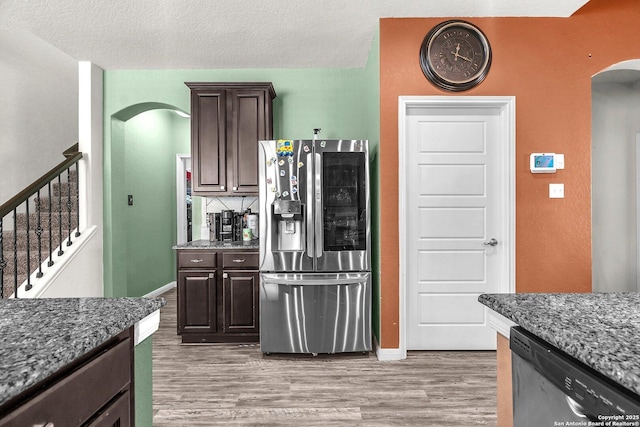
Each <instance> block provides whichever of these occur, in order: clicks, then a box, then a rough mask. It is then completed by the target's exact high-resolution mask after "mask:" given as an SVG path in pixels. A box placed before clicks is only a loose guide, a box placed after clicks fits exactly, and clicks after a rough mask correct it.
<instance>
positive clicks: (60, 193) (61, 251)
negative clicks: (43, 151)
mask: <svg viewBox="0 0 640 427" xmlns="http://www.w3.org/2000/svg"><path fill="white" fill-rule="evenodd" d="M60 175H62V174H58V232H59V233H60V234H59V236H62V180H61V179H60ZM62 255H64V251H63V250H62V245H60V248H59V249H58V256H62Z"/></svg>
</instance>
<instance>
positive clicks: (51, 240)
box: [47, 181, 53, 267]
mask: <svg viewBox="0 0 640 427" xmlns="http://www.w3.org/2000/svg"><path fill="white" fill-rule="evenodd" d="M47 189H48V191H49V227H47V229H48V230H49V262H48V263H47V267H51V266H52V265H53V229H52V228H51V211H52V210H53V204H52V202H53V199H52V198H51V181H49V182H48V183H47Z"/></svg>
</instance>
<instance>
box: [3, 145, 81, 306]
mask: <svg viewBox="0 0 640 427" xmlns="http://www.w3.org/2000/svg"><path fill="white" fill-rule="evenodd" d="M62 154H63V155H64V156H65V158H66V159H65V160H64V161H63V162H61V163H60V164H58V165H57V166H55V167H54V168H52V169H51V170H50V171H49V172H47V173H45V174H44V175H42V176H41V177H40V178H38V179H37V180H36V181H34V182H33V183H32V184H31V185H29V186H28V187H26V188H25V189H24V190H22V191H20V192H19V193H18V194H16V195H15V196H14V197H12V198H11V199H9V200H8V201H7V202H6V203H4V204H3V205H1V206H0V299H3V298H9V297H10V295H11V293H13V295H14V297H15V298H18V288H19V287H20V286H21V284H22V283H24V281H19V279H18V277H19V274H18V273H19V269H20V267H21V266H20V265H19V264H20V262H19V260H18V258H19V252H20V251H19V250H18V244H19V243H22V242H19V240H20V239H19V238H18V236H19V234H20V235H22V231H24V243H25V244H26V259H25V262H26V269H24V268H23V269H22V271H23V274H24V273H26V285H25V287H24V290H25V291H29V290H31V289H32V287H33V285H32V283H31V274H32V273H34V272H35V271H36V270H37V274H36V277H38V278H39V277H42V276H43V275H44V273H43V271H42V264H43V259H42V256H43V254H42V246H43V234H45V233H46V230H48V236H45V244H46V246H47V250H48V253H49V256H48V258H49V261H48V263H47V266H48V267H51V266H52V265H53V264H54V261H53V252H54V249H55V248H54V245H57V244H59V246H58V247H59V249H58V251H57V256H58V257H60V256H62V255H63V254H64V251H63V249H62V247H63V242H64V240H67V242H66V245H67V246H71V245H72V244H73V241H72V238H71V235H72V234H73V233H72V231H73V228H72V227H73V220H74V219H75V224H76V227H75V228H76V232H75V234H74V236H75V237H79V236H80V230H79V227H78V226H79V223H80V213H79V209H78V208H79V191H78V161H79V160H80V159H81V158H82V153H81V152H79V151H78V144H74V145H73V146H71V147H69V148H68V149H67V150H65V151H64V152H63V153H62ZM74 171H75V180H74V179H72V172H74ZM65 173H66V177H64V178H65V180H64V181H63V175H65ZM56 184H57V193H58V194H57V196H56V195H54V194H53V191H52V187H54V186H56ZM63 184H67V190H66V193H67V194H63V193H64V192H65V191H63ZM72 186H73V188H72ZM73 190H75V194H72V193H74V191H73ZM43 191H44V192H45V193H46V194H47V195H48V198H47V199H48V204H46V206H43V199H42V198H41V192H43ZM33 196H35V198H34V199H33V204H34V206H35V213H34V214H32V213H30V206H29V205H30V200H31V198H32V197H33ZM53 197H57V206H55V205H56V203H54V199H53ZM54 206H55V207H56V210H57V212H54ZM63 207H64V208H65V209H66V210H65V212H64V213H66V217H67V219H66V224H64V227H63V217H64V216H65V215H64V214H63ZM74 207H75V208H76V209H75V218H74V217H73V216H74V215H73V208H74ZM43 209H47V210H48V215H45V216H46V218H45V219H44V220H45V221H46V223H45V224H43V222H42V221H43V218H42V216H43ZM54 213H55V216H54ZM34 216H35V217H34ZM32 217H34V218H32ZM22 218H24V229H23V230H22V231H21V230H20V226H21V224H22V221H21V219H22ZM54 218H56V219H57V231H58V234H57V236H55V235H54V232H53V228H54V227H53V226H54ZM43 225H46V226H47V227H46V230H45V229H44V228H43ZM8 226H13V235H12V237H13V238H12V242H11V243H12V246H13V254H12V256H11V257H10V259H7V257H6V256H5V253H8V252H10V251H8V250H6V248H7V246H8V244H5V241H4V240H5V234H6V235H11V234H12V233H11V230H10V229H7V227H8ZM32 227H34V228H35V229H34V234H35V237H32V233H31V230H32ZM63 228H65V234H63ZM34 238H35V239H36V241H35V242H32V239H34ZM7 243H9V242H7ZM32 243H34V244H35V245H36V248H37V251H38V253H37V262H38V267H37V268H36V269H34V270H32V269H31V244H32ZM47 243H48V244H47ZM9 270H11V273H12V277H9V274H8V273H9ZM5 279H8V280H5ZM12 291H13V292H12Z"/></svg>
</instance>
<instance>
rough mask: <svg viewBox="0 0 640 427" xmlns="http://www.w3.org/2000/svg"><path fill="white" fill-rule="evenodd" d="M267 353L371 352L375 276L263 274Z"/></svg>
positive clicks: (262, 311)
mask: <svg viewBox="0 0 640 427" xmlns="http://www.w3.org/2000/svg"><path fill="white" fill-rule="evenodd" d="M260 348H261V351H262V352H263V353H311V354H317V353H343V352H367V351H371V278H370V274H369V273H366V272H365V273H336V274H268V273H262V274H261V275H260Z"/></svg>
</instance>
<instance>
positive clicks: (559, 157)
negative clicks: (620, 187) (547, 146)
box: [553, 153, 564, 169]
mask: <svg viewBox="0 0 640 427" xmlns="http://www.w3.org/2000/svg"><path fill="white" fill-rule="evenodd" d="M553 160H554V161H555V162H556V169H564V154H558V153H556V155H555V156H553Z"/></svg>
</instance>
